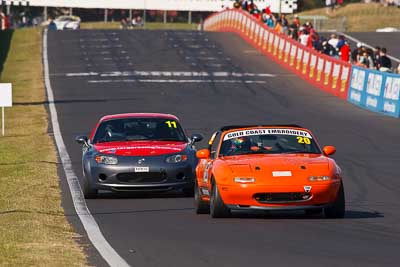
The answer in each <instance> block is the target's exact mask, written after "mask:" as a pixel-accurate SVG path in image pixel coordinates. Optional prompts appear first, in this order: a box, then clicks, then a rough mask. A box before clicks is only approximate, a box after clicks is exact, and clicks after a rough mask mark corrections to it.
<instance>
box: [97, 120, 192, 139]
mask: <svg viewBox="0 0 400 267" xmlns="http://www.w3.org/2000/svg"><path fill="white" fill-rule="evenodd" d="M145 140H148V141H177V142H186V141H187V138H186V136H185V133H184V132H183V130H182V128H181V126H180V125H179V123H178V122H177V121H175V120H171V119H163V118H124V119H113V120H107V121H104V122H102V123H101V124H100V125H99V127H98V128H97V131H96V134H95V136H94V138H93V143H95V144H96V143H104V142H116V141H145Z"/></svg>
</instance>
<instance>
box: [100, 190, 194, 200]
mask: <svg viewBox="0 0 400 267" xmlns="http://www.w3.org/2000/svg"><path fill="white" fill-rule="evenodd" d="M157 198H189V199H190V198H192V197H188V196H186V195H185V194H184V193H183V192H179V191H167V192H106V191H104V192H99V194H98V196H97V199H157Z"/></svg>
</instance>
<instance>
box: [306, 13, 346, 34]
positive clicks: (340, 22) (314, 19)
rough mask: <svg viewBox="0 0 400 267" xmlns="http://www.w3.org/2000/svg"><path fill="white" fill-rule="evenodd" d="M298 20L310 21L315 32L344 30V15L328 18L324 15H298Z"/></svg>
mask: <svg viewBox="0 0 400 267" xmlns="http://www.w3.org/2000/svg"><path fill="white" fill-rule="evenodd" d="M300 20H301V21H302V22H303V21H304V22H305V21H309V22H311V23H312V24H313V25H314V29H315V30H316V31H317V32H330V31H334V32H345V31H346V17H340V18H328V17H325V16H300Z"/></svg>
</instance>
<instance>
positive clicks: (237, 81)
mask: <svg viewBox="0 0 400 267" xmlns="http://www.w3.org/2000/svg"><path fill="white" fill-rule="evenodd" d="M87 82H88V83H135V82H141V83H256V84H264V83H266V81H254V80H246V81H242V80H173V79H166V80H163V79H139V80H134V79H122V80H89V81H87Z"/></svg>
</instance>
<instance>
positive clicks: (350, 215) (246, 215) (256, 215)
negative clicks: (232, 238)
mask: <svg viewBox="0 0 400 267" xmlns="http://www.w3.org/2000/svg"><path fill="white" fill-rule="evenodd" d="M383 217H384V215H383V214H382V213H380V212H377V211H373V212H371V211H358V210H357V211H356V210H347V211H346V213H345V216H344V218H340V219H331V220H346V219H370V218H383ZM231 218H237V219H271V220H274V219H279V220H282V219H302V220H321V219H323V220H326V218H325V216H324V214H323V213H320V214H313V215H306V214H305V212H304V211H290V212H283V211H279V212H278V211H271V212H270V211H257V212H242V211H233V212H232V213H231Z"/></svg>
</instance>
